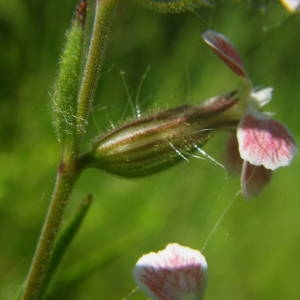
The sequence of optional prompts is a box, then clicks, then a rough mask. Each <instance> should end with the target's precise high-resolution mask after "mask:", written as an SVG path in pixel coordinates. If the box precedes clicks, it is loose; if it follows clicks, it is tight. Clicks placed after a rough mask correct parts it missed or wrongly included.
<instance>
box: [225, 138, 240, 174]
mask: <svg viewBox="0 0 300 300" xmlns="http://www.w3.org/2000/svg"><path fill="white" fill-rule="evenodd" d="M224 164H225V167H226V169H227V170H228V171H229V172H230V173H231V174H232V175H239V174H240V173H241V170H242V164H243V160H242V159H241V156H240V152H239V148H238V141H237V138H236V135H235V134H234V133H232V134H230V136H229V137H228V139H227V144H226V148H225V154H224Z"/></svg>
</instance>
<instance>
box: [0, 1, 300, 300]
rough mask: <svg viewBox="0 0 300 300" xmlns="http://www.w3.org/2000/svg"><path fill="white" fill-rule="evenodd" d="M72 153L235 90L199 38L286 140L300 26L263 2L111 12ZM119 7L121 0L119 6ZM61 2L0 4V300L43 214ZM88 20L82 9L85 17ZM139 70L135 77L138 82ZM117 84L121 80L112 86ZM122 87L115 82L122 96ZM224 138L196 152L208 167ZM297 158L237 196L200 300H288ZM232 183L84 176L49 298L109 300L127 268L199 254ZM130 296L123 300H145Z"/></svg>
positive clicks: (213, 249)
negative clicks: (84, 128)
mask: <svg viewBox="0 0 300 300" xmlns="http://www.w3.org/2000/svg"><path fill="white" fill-rule="evenodd" d="M121 2H122V3H121V5H120V6H119V8H118V10H117V12H116V14H115V18H114V20H113V26H112V32H111V36H110V42H109V45H108V48H107V57H106V61H105V65H104V69H103V73H102V77H101V80H100V82H99V88H98V91H97V96H96V100H95V104H94V109H93V112H92V115H91V122H90V128H89V132H88V135H87V138H86V141H85V143H84V145H83V148H85V149H87V148H88V147H89V145H90V141H91V139H92V138H93V137H94V136H96V135H98V134H100V133H102V132H105V130H108V129H109V128H110V124H111V123H113V124H115V125H116V124H120V123H122V122H124V121H125V120H128V119H130V118H132V117H133V116H134V113H135V112H132V111H131V110H130V106H129V103H128V95H127V94H126V88H128V89H129V91H130V93H132V95H133V97H134V101H135V99H136V98H135V97H136V94H137V91H138V87H139V84H140V82H141V80H142V78H143V77H144V76H145V75H146V78H145V80H144V82H143V85H142V89H141V93H140V96H139V97H138V99H137V102H138V103H139V105H140V107H141V110H142V113H143V114H146V113H149V112H151V111H156V110H157V109H158V108H159V109H162V108H168V107H173V106H176V105H180V104H183V103H189V104H197V103H200V102H202V101H203V100H204V99H206V98H208V97H211V96H214V95H217V94H220V93H223V92H225V91H230V90H231V89H234V88H236V87H237V86H238V80H237V79H236V78H235V76H234V75H233V74H231V72H230V71H229V69H228V68H227V67H226V66H225V65H224V64H223V63H222V62H221V61H220V60H219V59H217V58H216V56H215V55H214V54H213V53H212V52H211V50H209V48H208V47H207V45H205V44H204V42H203V41H202V40H201V36H200V34H201V32H203V31H204V30H206V29H208V28H212V29H215V30H217V31H219V32H222V33H224V34H225V35H226V36H227V37H229V38H230V40H231V41H232V42H233V43H234V44H235V45H236V47H237V48H238V49H239V51H240V53H241V56H242V57H243V59H244V61H245V65H246V66H247V69H248V72H249V74H250V75H251V78H252V80H253V83H254V85H260V86H273V87H274V88H275V92H274V97H273V101H272V103H270V105H269V106H268V108H267V109H268V110H270V111H274V112H276V118H277V119H278V120H280V121H282V122H284V123H285V124H286V125H287V126H288V127H289V128H290V129H291V131H292V132H293V134H294V137H295V139H296V141H299V138H300V122H299V115H300V101H299V99H300V97H299V82H300V55H299V53H300V19H299V17H298V16H290V15H288V13H287V12H286V11H285V10H284V8H283V7H282V6H281V5H280V3H279V2H277V1H269V3H268V2H267V1H216V2H220V3H218V4H217V5H216V6H215V7H206V8H201V9H198V10H197V11H195V12H194V13H185V14H181V15H160V14H157V13H154V12H150V11H147V10H146V9H143V8H141V7H138V6H136V5H133V4H129V3H123V1H121ZM124 2H125V1H124ZM75 4H76V1H74V0H64V1H61V0H60V1H59V0H52V1H38V0H23V1H20V0H10V1H4V0H0V45H1V49H0V51H1V52H0V68H1V72H0V118H1V126H0V138H1V144H0V165H1V171H0V245H1V247H0V274H1V275H0V299H4V300H6V299H13V298H14V296H15V294H16V291H17V290H18V288H19V286H20V284H21V283H22V281H23V279H24V277H25V275H26V272H27V269H28V267H29V264H30V260H31V258H32V254H33V251H34V247H35V244H36V241H37V238H38V234H39V231H40V228H41V224H42V222H43V218H44V215H45V212H46V209H47V205H48V201H49V200H48V199H49V195H50V193H51V189H52V186H53V180H54V175H55V169H56V166H57V163H58V155H59V147H58V144H57V141H56V137H55V134H54V130H53V126H52V115H51V101H50V96H49V94H50V92H51V89H52V86H53V81H54V78H55V74H56V67H57V62H58V57H59V53H60V50H61V49H62V45H63V41H64V33H65V30H66V28H67V27H68V25H69V23H70V18H71V16H72V10H73V7H74V5H75ZM90 13H92V9H90ZM148 69H149V71H148V72H147V70H148ZM121 73H123V79H122V76H121ZM124 80H125V81H126V84H125V86H124ZM225 138H226V137H225V136H224V135H219V136H216V137H215V138H214V139H213V140H211V141H210V142H209V144H208V145H207V146H206V147H205V150H206V151H207V152H208V153H209V154H210V155H212V156H213V157H215V158H216V159H218V160H220V161H221V160H222V155H223V150H222V149H223V147H224V141H225ZM299 170H300V159H299V156H296V158H295V160H294V161H293V163H292V165H291V166H290V167H288V168H282V169H279V170H278V171H276V172H275V174H274V176H273V179H272V183H271V184H270V185H269V186H267V187H266V188H265V189H264V190H263V192H262V193H261V195H260V196H259V197H256V198H253V199H251V200H249V201H248V200H244V199H243V198H242V197H238V198H237V199H236V201H235V202H234V204H233V206H232V207H231V209H230V210H229V212H228V213H227V214H226V215H225V217H224V219H223V221H222V223H221V224H220V226H219V227H218V228H217V230H216V232H215V234H214V235H213V236H212V237H211V238H210V240H209V242H208V244H207V247H206V249H205V251H204V254H205V256H206V258H207V261H208V265H209V280H208V288H207V292H206V298H205V299H207V300H209V299H214V300H215V299H222V300H226V299H230V300H233V299H239V300H240V299H243V300H247V299H251V300H253V299H264V300H267V299H270V300H274V299H289V300H293V299H300V285H299V269H300V201H299V200H300V196H299V182H300V172H299ZM238 190H239V179H238V178H232V177H227V176H226V173H225V172H224V170H223V169H222V168H219V167H216V166H215V165H213V164H212V163H210V162H208V161H205V160H197V159H193V160H191V161H190V163H182V164H180V165H178V166H176V167H173V168H171V169H169V170H167V171H164V172H162V173H160V174H156V175H153V176H151V177H149V178H143V179H136V180H127V179H122V178H118V177H116V176H113V175H110V174H107V173H104V172H103V171H100V170H89V171H87V172H85V173H84V174H83V176H82V178H81V179H80V180H79V182H78V184H77V185H76V187H75V190H74V193H73V196H72V201H71V202H70V205H69V207H68V211H67V213H66V218H67V217H68V216H69V215H70V214H71V213H72V211H73V210H74V209H75V208H76V206H77V205H78V203H79V201H80V200H81V199H82V198H83V197H84V196H85V195H86V194H87V193H92V194H93V195H94V202H93V204H92V207H91V209H90V211H89V213H88V215H87V217H86V220H85V222H84V223H83V225H82V228H81V229H80V232H79V233H78V236H77V237H76V238H75V240H74V242H73V244H72V245H71V247H70V249H69V251H68V253H67V255H66V257H65V259H64V261H63V264H62V265H61V266H60V268H59V271H58V274H57V277H56V279H57V280H56V283H55V284H54V286H53V289H52V294H51V295H52V296H51V297H50V299H57V300H60V299H74V300H75V299H76V300H78V299H81V300H83V299H84V300H91V299H114V300H117V299H119V300H121V299H124V298H126V297H127V296H128V294H129V293H130V291H131V290H132V289H133V288H134V287H135V283H134V281H133V279H132V268H133V266H134V264H135V262H136V260H137V259H138V258H139V257H140V256H141V255H142V254H144V253H146V252H149V251H157V250H159V249H162V248H164V247H165V245H166V244H167V243H169V242H178V243H181V244H183V245H187V246H190V247H193V248H199V249H200V248H201V247H202V246H203V244H204V242H205V240H206V239H207V238H208V236H209V235H210V232H211V230H212V228H213V227H214V225H215V224H216V222H217V220H218V219H219V217H220V216H221V215H222V213H223V212H224V209H225V207H226V206H227V205H228V204H229V203H230V202H231V201H232V199H233V198H234V197H235V194H236V192H237V191H238ZM145 298H146V296H145V295H144V294H143V293H142V292H140V291H138V292H136V293H134V294H133V295H132V296H131V297H130V298H129V299H134V300H135V299H145Z"/></svg>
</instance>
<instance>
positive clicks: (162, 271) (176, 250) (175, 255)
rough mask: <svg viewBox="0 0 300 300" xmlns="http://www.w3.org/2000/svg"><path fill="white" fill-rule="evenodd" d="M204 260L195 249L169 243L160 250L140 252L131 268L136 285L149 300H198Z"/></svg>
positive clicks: (203, 285) (202, 290)
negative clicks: (187, 298) (144, 253)
mask: <svg viewBox="0 0 300 300" xmlns="http://www.w3.org/2000/svg"><path fill="white" fill-rule="evenodd" d="M206 271H207V263H206V260H205V258H204V256H203V255H202V254H201V253H200V252H199V251H197V250H194V249H191V248H188V247H184V246H181V245H179V244H169V245H168V246H167V247H166V248H165V249H164V250H162V251H159V252H157V253H154V252H151V253H149V254H146V255H143V256H142V257H141V258H140V259H139V260H138V262H137V263H136V265H135V268H134V270H133V274H134V278H135V280H136V283H137V285H138V286H139V287H140V288H141V289H142V290H143V291H144V292H146V294H148V296H150V297H151V298H152V299H157V300H182V299H185V297H187V296H189V297H191V298H189V299H198V300H199V299H202V296H203V293H204V290H205V286H206Z"/></svg>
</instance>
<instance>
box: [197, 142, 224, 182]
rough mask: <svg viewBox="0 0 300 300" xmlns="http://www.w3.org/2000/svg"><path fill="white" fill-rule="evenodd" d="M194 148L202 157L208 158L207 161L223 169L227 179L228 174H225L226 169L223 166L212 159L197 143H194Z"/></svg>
mask: <svg viewBox="0 0 300 300" xmlns="http://www.w3.org/2000/svg"><path fill="white" fill-rule="evenodd" d="M194 148H195V149H196V150H197V151H198V152H199V153H200V154H202V155H203V156H204V158H206V159H208V160H209V161H211V162H212V163H213V164H214V165H215V166H218V167H221V168H222V169H223V170H224V171H225V177H226V179H227V177H228V174H227V171H226V168H225V166H224V165H223V164H222V163H220V162H218V161H217V160H216V159H214V158H213V157H212V156H210V155H209V154H208V153H207V152H206V151H204V150H203V149H202V148H200V147H199V146H197V145H194Z"/></svg>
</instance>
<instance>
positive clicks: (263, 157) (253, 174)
mask: <svg viewBox="0 0 300 300" xmlns="http://www.w3.org/2000/svg"><path fill="white" fill-rule="evenodd" d="M202 36H203V38H204V40H205V42H207V44H208V45H209V46H210V48H211V49H212V50H213V51H214V52H215V53H216V54H217V55H218V56H219V57H220V58H221V59H222V61H223V62H224V63H225V64H226V65H227V66H228V67H229V68H230V69H231V70H232V71H233V72H234V73H235V74H236V75H238V76H239V77H240V78H241V79H242V81H243V85H242V88H241V89H240V90H239V102H238V103H237V106H238V107H239V110H241V112H242V116H241V119H240V122H239V123H238V126H237V130H236V132H235V133H234V134H233V135H232V136H231V137H230V138H229V140H228V145H227V149H226V162H227V165H228V167H229V169H230V170H231V171H235V172H237V171H241V188H242V193H243V195H244V196H246V197H247V196H251V195H255V194H258V193H259V192H260V190H261V188H262V187H263V186H264V185H265V184H266V183H267V182H269V180H270V178H271V171H273V170H275V169H277V168H279V167H283V166H288V165H289V164H290V163H291V161H292V159H293V157H294V155H295V153H296V144H295V141H294V139H293V137H292V135H291V134H290V133H289V131H288V129H287V128H286V127H285V126H284V125H282V124H281V123H279V122H278V121H275V120H273V119H271V118H270V117H269V116H268V115H267V114H266V113H263V112H262V107H263V106H264V105H266V104H267V103H268V102H270V100H271V97H272V92H273V89H272V88H264V89H253V88H252V83H251V81H250V79H249V78H248V75H247V73H246V71H245V67H244V65H243V62H242V60H241V58H240V55H239V53H238V52H237V51H236V49H235V48H234V47H233V45H232V44H231V43H230V42H229V40H228V39H227V38H226V37H225V36H223V35H222V34H220V33H217V32H215V31H213V30H208V31H206V32H205V33H204V34H203V35H202Z"/></svg>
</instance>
